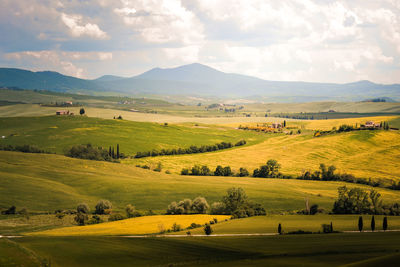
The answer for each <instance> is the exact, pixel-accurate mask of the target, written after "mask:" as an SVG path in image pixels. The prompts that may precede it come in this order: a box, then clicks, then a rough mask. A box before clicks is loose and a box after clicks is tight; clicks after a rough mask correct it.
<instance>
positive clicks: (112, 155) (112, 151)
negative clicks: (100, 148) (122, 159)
mask: <svg viewBox="0 0 400 267" xmlns="http://www.w3.org/2000/svg"><path fill="white" fill-rule="evenodd" d="M111 157H112V158H113V159H115V152H114V147H112V150H111Z"/></svg>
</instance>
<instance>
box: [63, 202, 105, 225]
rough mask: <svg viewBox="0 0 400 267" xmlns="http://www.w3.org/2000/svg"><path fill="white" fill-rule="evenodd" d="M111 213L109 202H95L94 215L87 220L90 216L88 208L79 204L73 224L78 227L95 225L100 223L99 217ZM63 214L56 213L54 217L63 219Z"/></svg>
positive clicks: (84, 204)
mask: <svg viewBox="0 0 400 267" xmlns="http://www.w3.org/2000/svg"><path fill="white" fill-rule="evenodd" d="M111 212H112V203H111V202H110V201H109V200H103V199H102V200H100V201H99V202H97V204H96V206H95V211H94V215H93V216H91V218H90V219H89V215H90V208H89V206H88V205H87V204H86V203H80V204H78V206H77V207H76V215H75V218H74V220H75V222H76V223H77V224H78V225H85V224H95V223H100V222H102V219H101V217H100V216H99V215H107V214H111ZM63 215H64V214H63V213H61V212H59V213H56V216H57V217H58V218H62V217H63Z"/></svg>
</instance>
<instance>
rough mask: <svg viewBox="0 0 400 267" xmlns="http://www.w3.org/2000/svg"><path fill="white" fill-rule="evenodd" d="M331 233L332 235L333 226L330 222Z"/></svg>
mask: <svg viewBox="0 0 400 267" xmlns="http://www.w3.org/2000/svg"><path fill="white" fill-rule="evenodd" d="M331 233H333V225H332V222H331Z"/></svg>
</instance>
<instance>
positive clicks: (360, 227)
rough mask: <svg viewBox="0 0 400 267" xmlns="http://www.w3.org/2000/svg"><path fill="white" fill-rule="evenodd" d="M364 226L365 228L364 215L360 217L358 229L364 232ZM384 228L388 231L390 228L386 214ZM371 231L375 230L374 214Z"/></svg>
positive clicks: (383, 222)
mask: <svg viewBox="0 0 400 267" xmlns="http://www.w3.org/2000/svg"><path fill="white" fill-rule="evenodd" d="M363 228H364V220H363V217H362V216H360V217H358V230H359V231H360V232H362V231H363ZM382 229H383V231H386V230H387V229H388V219H387V217H386V216H385V217H383V221H382ZM371 231H372V232H373V231H375V216H372V218H371Z"/></svg>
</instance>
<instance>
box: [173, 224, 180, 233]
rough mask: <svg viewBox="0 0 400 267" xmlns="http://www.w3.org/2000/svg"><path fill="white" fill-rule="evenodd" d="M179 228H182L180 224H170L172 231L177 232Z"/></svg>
mask: <svg viewBox="0 0 400 267" xmlns="http://www.w3.org/2000/svg"><path fill="white" fill-rule="evenodd" d="M181 230H182V227H181V225H180V224H177V223H174V224H173V225H172V231H173V232H179V231H181Z"/></svg>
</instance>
